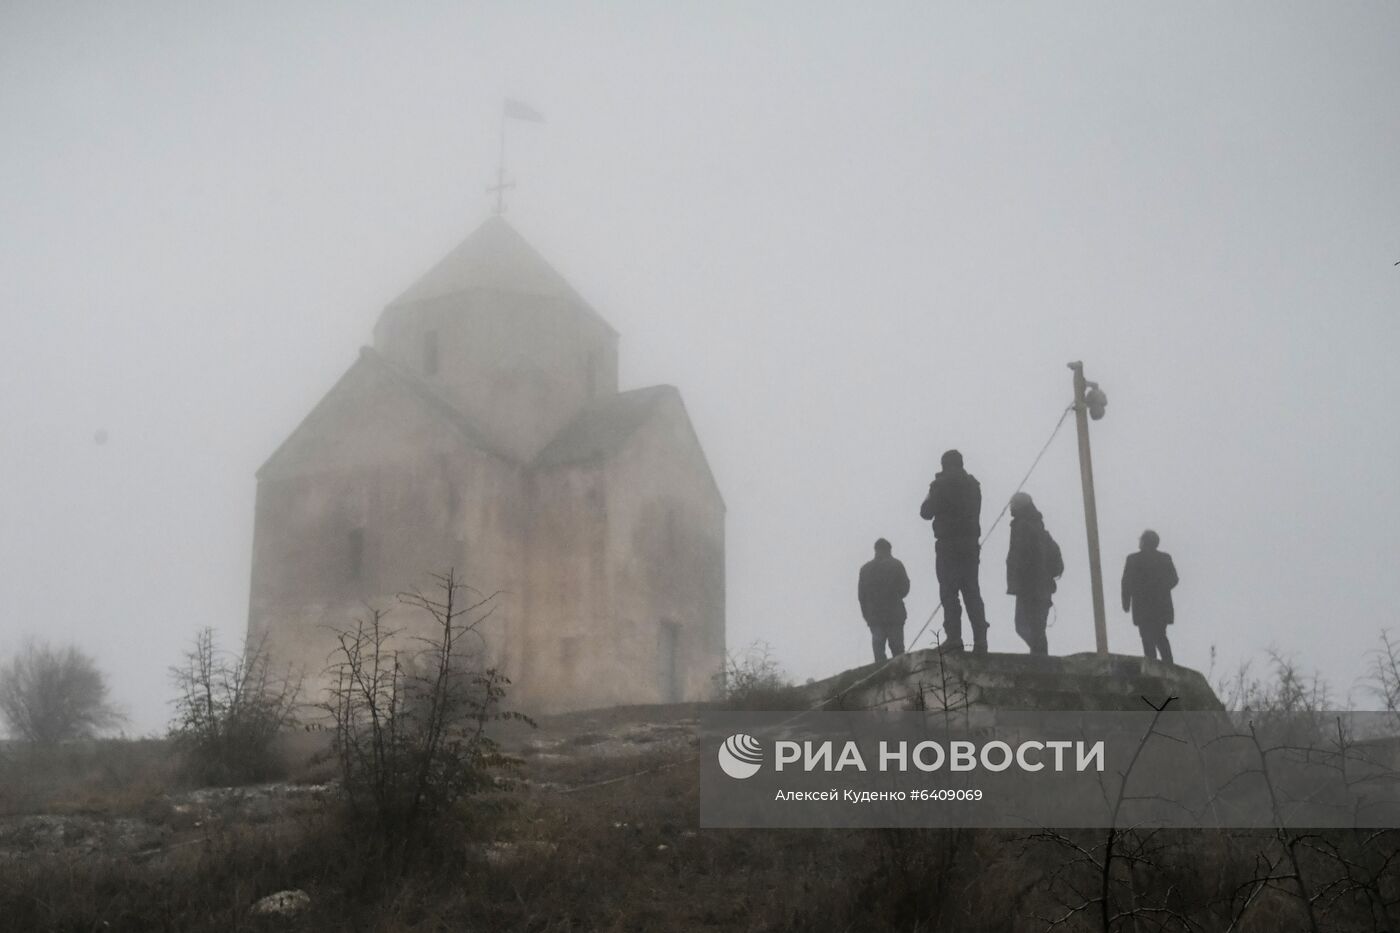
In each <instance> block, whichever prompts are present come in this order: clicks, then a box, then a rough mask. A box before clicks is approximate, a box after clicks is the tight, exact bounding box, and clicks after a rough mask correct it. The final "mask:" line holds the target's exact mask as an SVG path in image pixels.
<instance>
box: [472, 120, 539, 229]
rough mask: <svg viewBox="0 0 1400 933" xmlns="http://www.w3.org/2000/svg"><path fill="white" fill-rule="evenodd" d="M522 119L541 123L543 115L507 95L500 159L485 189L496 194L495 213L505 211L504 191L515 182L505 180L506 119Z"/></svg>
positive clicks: (502, 124)
mask: <svg viewBox="0 0 1400 933" xmlns="http://www.w3.org/2000/svg"><path fill="white" fill-rule="evenodd" d="M508 119H514V120H524V121H526V122H528V123H543V122H544V117H543V116H541V115H540V112H539V111H538V110H536V109H535V108H534V107H531V106H530V105H529V104H524V103H521V102H520V101H518V100H513V99H511V98H509V97H507V98H506V99H505V103H504V105H503V106H502V107H501V142H500V159H499V161H498V162H497V163H496V183H495V184H494V185H492V186H491V187H489V188H487V189H486V192H487V193H488V194H494V195H495V196H496V214H497V215H500V214H504V213H505V212H506V191H507V189H510V188H514V187H515V182H513V181H506V120H508Z"/></svg>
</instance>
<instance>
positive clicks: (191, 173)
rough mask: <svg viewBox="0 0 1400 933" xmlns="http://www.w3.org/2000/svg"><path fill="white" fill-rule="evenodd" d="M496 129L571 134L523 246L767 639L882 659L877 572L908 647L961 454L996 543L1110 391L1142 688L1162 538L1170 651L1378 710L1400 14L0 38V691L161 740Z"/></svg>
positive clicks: (26, 32)
mask: <svg viewBox="0 0 1400 933" xmlns="http://www.w3.org/2000/svg"><path fill="white" fill-rule="evenodd" d="M860 7H866V8H865V9H861V8H860ZM507 95H509V96H513V97H517V98H519V99H521V100H523V101H526V102H528V103H529V104H531V105H532V106H534V107H535V108H537V109H538V110H540V111H541V112H542V113H543V114H544V115H545V118H546V120H547V122H546V123H545V124H544V125H542V126H534V125H529V124H518V125H514V126H512V135H511V138H510V169H511V172H512V174H514V175H515V176H516V177H517V178H518V179H519V188H518V189H517V190H516V191H515V192H514V193H513V194H512V195H511V197H510V201H509V211H508V218H509V220H510V221H511V223H512V224H514V225H515V226H516V227H517V229H519V230H520V231H521V232H522V233H523V234H524V235H525V236H526V237H527V238H528V239H529V240H530V241H531V242H532V243H534V244H535V245H536V247H538V248H539V249H540V251H541V252H543V253H544V255H545V256H546V257H548V258H549V259H550V260H551V262H553V264H554V265H555V266H556V268H558V269H559V270H560V271H561V272H562V273H563V274H564V275H565V276H566V277H568V278H569V279H570V281H571V282H572V283H573V284H574V285H575V286H576V287H577V288H578V290H579V291H580V292H582V293H583V294H584V295H585V296H586V297H587V298H588V299H589V300H590V301H591V302H592V303H593V304H594V306H595V307H597V308H598V309H599V310H600V311H601V313H602V314H603V315H604V316H605V317H606V318H607V319H608V320H609V321H610V322H611V323H612V324H613V326H614V327H616V328H617V330H618V331H619V332H620V333H621V335H622V342H621V354H622V362H621V367H622V382H623V387H624V388H631V387H637V386H643V385H650V384H654V383H661V382H664V383H672V384H675V385H677V386H679V387H680V389H681V391H682V393H683V395H684V398H685V401H686V404H687V406H688V408H689V410H690V412H691V415H692V417H693V419H694V421H695V423H696V426H697V428H698V430H699V433H700V436H701V439H702V441H703V442H704V444H705V447H706V450H707V452H708V455H709V458H710V462H711V465H712V467H713V469H714V471H715V473H716V475H717V477H718V480H719V483H720V487H721V489H722V491H723V493H724V495H725V498H726V501H727V503H728V506H729V521H728V528H727V531H728V584H729V588H728V630H729V636H728V637H729V644H730V647H731V649H735V650H742V648H743V647H744V646H745V645H747V644H748V643H749V642H752V641H754V640H755V639H763V640H766V641H767V642H769V643H771V645H772V646H773V651H774V653H775V654H776V656H777V657H778V658H779V659H780V660H781V661H782V662H783V664H784V665H785V667H786V668H787V669H788V670H789V671H790V672H791V673H792V674H794V675H795V676H797V677H799V678H806V677H823V676H827V675H829V674H832V673H834V672H836V671H838V670H841V669H843V668H845V667H849V666H852V665H854V664H857V663H862V662H864V661H866V659H867V656H868V651H869V641H868V636H867V633H866V629H865V627H864V625H863V624H862V622H861V620H860V616H859V612H858V609H857V606H856V603H855V575H856V571H857V569H858V567H859V565H860V564H861V563H862V562H863V561H864V560H866V559H867V558H868V556H869V553H870V546H871V543H872V542H873V541H874V539H875V538H876V537H877V536H881V535H883V536H885V537H888V538H889V539H890V540H891V541H893V542H894V545H895V554H896V556H899V557H902V558H903V559H904V560H905V562H906V564H907V565H908V567H909V570H910V573H911V576H912V577H913V579H914V584H913V592H912V593H911V595H910V615H911V622H910V625H909V629H908V632H909V634H910V635H911V636H912V635H913V633H914V632H916V631H917V630H918V629H919V626H920V625H921V624H922V622H923V620H924V619H925V618H927V617H928V614H929V613H930V612H931V611H932V609H933V607H934V605H935V603H936V601H937V597H936V592H937V589H936V584H935V582H934V577H933V542H932V535H931V532H930V530H929V528H928V526H927V524H926V523H924V522H921V521H920V520H919V517H918V514H917V511H918V506H919V503H920V501H921V500H922V499H923V496H924V494H925V492H926V489H927V484H928V482H929V480H930V479H931V478H932V476H933V473H934V472H935V471H936V469H937V465H938V456H939V454H940V453H941V452H942V451H943V450H944V449H946V448H948V447H957V448H959V449H961V450H962V451H963V453H964V455H965V457H966V460H967V466H968V468H969V470H970V471H971V472H972V473H973V474H975V475H976V476H977V477H978V478H979V479H980V480H981V481H982V487H983V490H984V495H985V506H984V513H983V523H984V527H985V526H986V525H987V524H989V523H990V521H991V519H992V518H993V516H994V515H995V514H996V512H997V510H998V509H999V508H1000V506H1001V505H1002V503H1004V501H1005V500H1006V498H1007V497H1008V496H1009V495H1010V494H1011V492H1012V491H1013V489H1014V488H1015V485H1016V483H1017V482H1018V481H1019V480H1020V478H1021V476H1022V475H1023V473H1024V472H1025V470H1026V469H1027V468H1028V467H1029V465H1030V462H1031V460H1032V459H1033V457H1034V456H1035V454H1036V452H1037V451H1038V450H1039V449H1040V447H1041V445H1042V443H1044V442H1045V440H1046V437H1047V436H1048V435H1049V432H1050V430H1051V428H1052V427H1053V426H1054V424H1055V422H1056V420H1057V419H1058V418H1059V416H1060V413H1061V411H1062V410H1063V409H1064V407H1065V406H1066V405H1067V404H1068V403H1069V401H1070V397H1069V392H1070V374H1069V371H1068V370H1067V369H1066V368H1065V363H1066V362H1067V361H1070V360H1075V359H1083V360H1084V361H1085V363H1086V369H1087V372H1088V374H1089V376H1090V378H1093V379H1097V380H1099V381H1100V382H1101V383H1102V385H1103V387H1104V388H1105V390H1106V391H1107V393H1108V396H1109V410H1108V417H1107V418H1106V419H1104V420H1103V421H1101V422H1097V423H1095V424H1094V426H1093V431H1094V435H1093V443H1094V456H1095V468H1096V473H1097V478H1098V489H1099V508H1100V517H1101V527H1102V537H1103V542H1104V564H1105V576H1106V578H1107V583H1108V586H1107V590H1108V602H1109V608H1110V616H1109V636H1110V644H1111V647H1112V649H1113V650H1115V651H1120V652H1123V653H1129V654H1131V653H1136V652H1137V651H1138V649H1139V644H1138V641H1137V637H1136V632H1135V630H1134V629H1133V627H1132V625H1131V624H1130V623H1129V622H1128V621H1127V617H1126V616H1125V615H1124V614H1123V613H1121V612H1120V611H1118V607H1117V605H1116V603H1117V599H1116V596H1117V592H1116V591H1117V580H1118V576H1119V574H1120V573H1121V568H1122V560H1123V557H1124V555H1125V554H1126V553H1128V552H1129V551H1130V550H1132V549H1134V548H1135V546H1136V539H1137V536H1138V534H1139V533H1140V532H1141V531H1142V529H1143V528H1145V527H1149V526H1150V527H1153V528H1155V529H1157V530H1158V531H1159V532H1160V533H1161V536H1162V542H1163V549H1164V550H1167V551H1170V552H1171V553H1172V554H1173V555H1174V556H1175V558H1176V562H1177V566H1178V568H1179V570H1180V572H1181V577H1182V583H1181V586H1180V587H1179V589H1178V590H1177V607H1178V610H1177V619H1178V624H1177V625H1176V626H1174V627H1173V630H1172V633H1171V635H1172V639H1173V642H1174V644H1175V648H1176V657H1177V660H1178V661H1179V662H1181V663H1184V664H1187V665H1189V666H1192V667H1196V668H1198V669H1201V670H1205V669H1206V668H1207V667H1208V666H1209V663H1210V660H1209V658H1210V651H1211V648H1212V646H1215V647H1216V648H1217V649H1218V652H1219V655H1220V658H1221V661H1220V665H1221V666H1224V667H1229V666H1233V665H1234V664H1235V663H1237V662H1238V661H1239V660H1242V659H1246V658H1257V657H1259V656H1261V654H1262V652H1264V651H1265V650H1266V649H1267V648H1268V647H1269V646H1271V645H1273V646H1277V647H1278V648H1280V649H1283V650H1285V651H1288V652H1292V653H1294V654H1296V655H1297V656H1298V657H1299V658H1300V659H1301V660H1302V661H1303V662H1304V663H1305V664H1306V665H1307V666H1309V667H1315V668H1317V669H1319V670H1321V671H1322V673H1323V674H1324V675H1326V676H1327V677H1329V678H1330V679H1332V680H1333V681H1334V682H1335V683H1336V684H1337V686H1338V687H1339V688H1341V690H1342V692H1343V693H1344V692H1345V691H1346V690H1347V689H1349V688H1350V687H1351V686H1352V683H1353V680H1354V678H1355V677H1356V676H1357V675H1359V674H1360V673H1361V672H1362V670H1363V668H1364V665H1365V661H1364V656H1365V653H1366V651H1367V650H1368V649H1369V648H1371V647H1372V645H1373V644H1375V642H1376V640H1377V634H1378V632H1379V631H1380V629H1381V628H1382V627H1383V626H1387V625H1391V626H1395V627H1396V628H1400V574H1397V573H1396V568H1397V566H1400V537H1398V536H1397V527H1400V525H1398V524H1397V518H1398V517H1400V514H1398V513H1400V483H1398V482H1397V464H1400V419H1397V418H1396V415H1395V404H1396V401H1397V398H1398V397H1400V360H1398V359H1397V351H1400V314H1397V312H1400V268H1398V267H1396V266H1395V265H1394V263H1395V262H1396V261H1397V260H1400V5H1397V4H1395V3H1371V4H1360V3H1347V4H1317V3H1303V4H1284V3H1276V2H1271V3H1267V4H1229V5H1225V4H1205V3H1201V4H1172V5H1153V6H1151V7H1149V6H1146V5H1141V6H1136V5H1135V6H1130V5H1127V4H1117V3H1114V4H1101V5H1088V4H995V5H989V4H956V5H949V4H929V3H911V4H907V5H897V4H894V3H880V4H852V3H840V4H835V3H833V4H813V3H809V2H801V3H791V4H779V3H764V4H761V5H756V4H748V3H744V4H721V3H714V2H705V3H693V4H680V3H670V2H667V3H660V2H653V3H646V4H606V5H604V4H578V3H569V4H566V3H559V4H537V3H519V2H512V3H497V4H460V3H453V4H408V3H404V4H393V5H383V4H363V5H351V4H346V3H325V4H320V3H294V4H286V3H267V4H254V3H238V4H223V5H208V4H187V3H169V4H164V3H138V2H131V3H96V2H94V3H83V4H73V3H62V2H46V3H37V2H34V3H7V4H5V5H4V6H3V7H0V127H3V134H2V135H0V314H3V323H4V331H3V334H4V343H5V348H6V352H5V364H4V366H3V367H0V454H3V462H2V465H0V475H3V479H2V480H0V609H2V610H3V615H0V655H4V654H8V652H9V651H10V650H12V649H13V648H14V647H15V646H16V645H17V644H18V643H19V641H20V640H21V638H22V637H23V636H24V635H26V634H29V633H33V634H37V635H40V636H43V637H47V638H51V639H55V640H73V641H76V642H79V643H81V644H83V645H85V646H87V647H88V648H89V649H90V650H91V651H92V652H93V653H94V654H95V655H96V656H97V657H98V658H99V660H100V662H101V664H102V665H103V667H104V668H105V669H106V670H107V671H109V673H110V675H111V681H112V686H113V692H114V695H115V697H116V699H118V700H119V701H120V702H121V703H123V704H124V705H126V707H127V708H128V709H129V710H130V712H131V715H132V721H133V726H134V728H135V729H136V730H137V731H147V730H155V729H158V728H161V727H163V725H164V723H165V722H166V719H167V716H168V708H167V706H166V701H167V699H168V698H169V695H170V690H169V687H168V684H167V680H166V668H167V667H168V666H169V665H170V664H172V663H174V662H175V661H176V660H178V657H179V655H180V652H181V650H182V649H183V648H184V646H185V645H186V644H187V643H188V641H189V640H190V638H191V637H192V636H193V634H194V632H195V631H196V630H197V629H198V628H199V627H200V626H204V625H213V626H216V627H217V628H218V630H219V631H220V633H222V636H223V637H224V639H225V641H226V643H228V644H234V643H236V642H237V641H238V639H239V638H240V636H241V634H242V630H243V627H244V625H245V622H246V617H247V599H248V574H249V557H250V549H251V539H252V520H253V495H254V480H253V472H254V470H255V469H256V468H257V467H258V465H259V464H260V463H261V462H262V461H263V460H265V459H266V457H267V456H268V455H269V454H270V453H271V451H272V450H273V449H274V448H275V446H276V445H277V444H278V443H279V442H280V441H281V440H282V439H283V438H285V437H286V436H287V434H288V433H289V432H290V431H291V430H292V428H293V427H295V425H296V424H297V422H298V421H299V420H300V419H301V418H302V416H303V415H305V414H306V412H307V411H308V410H309V409H310V407H311V406H312V405H313V404H314V403H315V402H316V401H317V399H319V398H320V396H321V395H322V394H324V393H325V391H326V390H327V389H329V388H330V386H331V385H332V383H333V382H334V380H335V379H336V378H337V377H338V376H339V375H340V373H341V372H342V371H344V370H345V369H346V368H347V367H348V366H349V365H350V364H351V362H353V360H354V359H355V355H356V352H357V348H358V347H360V346H361V345H364V344H367V343H369V342H370V336H371V335H370V329H371V327H372V325H373V323H374V321H375V319H376V316H377V315H378V313H379V311H380V309H381V308H382V307H383V306H384V304H386V303H387V302H388V301H389V300H391V299H392V298H393V297H394V296H395V295H397V294H398V293H399V292H400V291H402V290H403V289H404V288H406V287H407V286H408V285H409V284H411V283H412V282H413V281H414V279H416V278H417V277H418V276H419V275H420V274H421V273H422V272H423V271H425V270H426V269H427V268H428V267H429V266H431V265H432V264H433V263H434V262H436V261H437V260H438V259H439V258H440V257H441V256H442V255H443V254H444V253H446V252H447V251H448V250H449V249H450V248H451V247H453V246H454V245H455V244H456V243H457V242H458V241H459V240H460V239H461V238H463V237H464V236H465V235H466V234H467V233H468V232H470V231H471V230H472V229H473V228H474V227H475V226H476V225H477V224H478V223H479V222H480V221H481V220H482V219H483V218H484V217H485V216H487V212H488V210H489V201H488V199H487V197H486V196H485V194H484V193H483V188H484V186H485V185H486V184H487V183H488V182H489V181H490V180H491V177H492V176H493V174H494V171H495V157H496V146H497V138H496V130H497V125H498V118H499V113H500V107H501V101H502V98H503V97H505V96H507ZM1072 428H1073V422H1072V421H1070V422H1069V423H1068V424H1067V425H1066V428H1065V430H1064V431H1062V432H1061V434H1060V436H1059V437H1058V438H1057V439H1056V441H1055V443H1054V445H1053V446H1052V447H1051V449H1050V451H1049V452H1048V453H1047V454H1046V457H1045V460H1044V461H1043V463H1042V465H1041V467H1040V469H1039V470H1038V471H1037V472H1036V474H1035V475H1034V476H1033V478H1032V480H1031V482H1030V484H1029V485H1028V486H1027V489H1028V491H1029V492H1031V493H1032V494H1033V495H1034V496H1035V498H1036V500H1037V502H1038V503H1039V505H1040V507H1041V509H1042V511H1043V512H1044V513H1045V515H1046V521H1047V523H1048V525H1049V527H1050V529H1051V531H1052V532H1053V533H1054V534H1055V535H1056V537H1057V538H1058V539H1059V540H1060V542H1061V544H1062V545H1063V547H1064V552H1065V559H1066V564H1067V565H1068V569H1067V572H1066V574H1065V577H1064V578H1063V580H1062V581H1061V588H1060V593H1059V594H1058V596H1057V600H1056V610H1055V613H1054V614H1053V615H1052V623H1053V625H1052V628H1051V629H1050V633H1049V641H1050V648H1051V651H1052V652H1055V653H1068V652H1073V651H1083V650H1092V648H1093V624H1092V612H1091V609H1090V596H1089V585H1088V572H1087V557H1086V552H1085V544H1084V519H1083V513H1082V509H1081V504H1080V493H1079V480H1078V472H1077V465H1076V459H1075V445H1074V435H1073V430H1072ZM98 431H105V432H106V435H107V442H106V443H105V444H98V443H96V441H95V434H96V432H98ZM1005 549H1006V530H1005V526H1004V525H1003V526H1002V527H1001V528H999V529H998V530H997V532H996V534H995V535H993V537H992V538H991V540H990V541H989V543H988V545H987V549H986V551H985V552H984V559H983V570H982V582H983V589H984V591H985V592H986V593H987V594H988V597H989V598H988V614H989V619H990V621H991V623H992V626H993V627H992V630H991V643H992V648H993V650H1003V651H1022V650H1024V645H1023V644H1022V643H1021V642H1020V640H1019V639H1018V638H1017V637H1016V635H1015V633H1014V630H1013V628H1012V625H1011V617H1012V600H1011V599H1010V598H1009V597H1006V596H1004V595H1002V594H1003V593H1004V590H1005V586H1004V583H1005V571H1004V563H1003V562H1004V557H1005ZM483 585H488V586H489V581H484V583H483ZM935 624H936V623H935ZM927 642H928V636H927V635H925V637H924V641H922V642H921V643H920V644H926V643H927Z"/></svg>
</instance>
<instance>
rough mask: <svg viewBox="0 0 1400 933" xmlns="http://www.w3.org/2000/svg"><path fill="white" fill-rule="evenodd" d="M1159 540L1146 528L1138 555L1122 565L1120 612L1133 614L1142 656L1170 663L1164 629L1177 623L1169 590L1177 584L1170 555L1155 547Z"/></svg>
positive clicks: (1169, 653)
mask: <svg viewBox="0 0 1400 933" xmlns="http://www.w3.org/2000/svg"><path fill="white" fill-rule="evenodd" d="M1161 544H1162V539H1161V538H1160V537H1158V535H1157V532H1155V531H1153V530H1152V529H1150V528H1149V529H1148V530H1147V531H1144V532H1143V533H1142V537H1141V538H1139V539H1138V552H1137V553H1136V554H1129V555H1128V559H1127V560H1126V561H1125V562H1124V563H1123V611H1124V612H1132V614H1133V624H1134V625H1136V626H1137V629H1138V635H1140V636H1141V637H1142V654H1143V657H1146V658H1148V659H1149V660H1155V659H1156V658H1157V657H1158V656H1160V657H1161V659H1162V660H1163V661H1166V662H1167V663H1168V664H1171V663H1172V645H1171V642H1169V641H1167V626H1168V625H1171V624H1172V623H1173V622H1175V621H1176V609H1175V608H1174V607H1173V606H1172V589H1173V588H1174V587H1175V586H1176V585H1177V583H1178V582H1180V579H1179V578H1178V577H1177V575H1176V564H1174V563H1172V556H1171V555H1170V554H1168V553H1167V552H1166V551H1160V550H1158V548H1159V547H1160V546H1161Z"/></svg>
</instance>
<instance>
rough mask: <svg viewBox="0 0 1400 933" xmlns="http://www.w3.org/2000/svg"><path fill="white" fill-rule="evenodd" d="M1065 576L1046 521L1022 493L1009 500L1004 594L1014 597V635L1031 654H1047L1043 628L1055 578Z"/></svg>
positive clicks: (1030, 500) (1062, 561)
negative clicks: (1009, 514)
mask: <svg viewBox="0 0 1400 933" xmlns="http://www.w3.org/2000/svg"><path fill="white" fill-rule="evenodd" d="M1064 572H1065V562H1064V557H1063V556H1062V555H1061V554H1060V546H1059V545H1058V544H1056V543H1055V539H1054V538H1053V537H1051V535H1050V532H1049V531H1046V529H1045V519H1044V517H1043V516H1042V515H1041V514H1040V510H1039V509H1037V508H1036V507H1035V502H1034V500H1032V499H1031V497H1030V496H1029V495H1027V494H1026V493H1024V492H1018V493H1016V495H1014V496H1012V497H1011V546H1010V547H1009V548H1008V550H1007V552H1006V592H1007V593H1009V594H1010V595H1012V596H1015V597H1016V634H1017V635H1020V636H1021V638H1022V639H1024V640H1025V642H1026V644H1027V645H1029V646H1030V649H1031V654H1035V655H1047V654H1049V653H1050V648H1049V645H1048V644H1047V643H1046V637H1045V624H1046V620H1047V619H1049V617H1050V604H1051V596H1052V595H1053V594H1054V592H1055V578H1056V577H1058V576H1060V575H1061V574H1062V573H1064Z"/></svg>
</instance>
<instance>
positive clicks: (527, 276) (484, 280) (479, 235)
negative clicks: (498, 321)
mask: <svg viewBox="0 0 1400 933" xmlns="http://www.w3.org/2000/svg"><path fill="white" fill-rule="evenodd" d="M473 290H483V291H495V292H506V293H509V294H517V295H539V296H541V297H545V298H556V299H559V300H562V301H568V302H571V303H573V304H577V305H579V306H581V307H582V308H583V309H585V310H586V311H588V312H589V313H591V314H592V315H593V316H595V317H598V318H599V320H602V318H601V317H600V316H599V315H598V313H597V312H596V311H594V310H593V308H592V307H590V306H589V304H588V302H586V301H584V300H583V296H582V295H580V294H579V293H578V292H576V291H574V288H573V286H572V285H570V284H569V283H568V282H567V281H566V280H565V279H564V277H563V276H562V275H560V274H559V273H558V272H557V271H555V269H554V267H553V266H551V265H550V264H549V262H548V261H546V260H545V258H544V257H543V256H541V255H540V254H539V252H538V251H537V250H536V249H535V248H534V247H533V246H531V245H530V244H529V243H528V242H526V240H525V238H524V237H523V236H521V235H520V234H519V233H517V232H516V230H515V228H514V227H512V226H511V225H510V224H508V223H507V222H506V220H505V218H503V217H501V216H499V215H496V216H492V217H488V218H487V219H486V221H485V223H483V224H482V225H481V226H479V227H477V228H476V230H474V231H473V232H472V233H471V235H470V236H468V237H467V238H466V239H465V240H463V241H462V242H461V243H460V244H458V246H457V248H456V249H454V250H452V252H450V253H448V254H447V255H446V256H444V257H443V258H442V259H441V260H440V261H439V262H438V264H437V265H435V266H433V267H432V268H431V269H429V270H428V271H427V272H426V273H425V274H424V275H423V276H422V278H420V279H419V280H418V281H417V282H414V283H413V285H412V286H410V287H409V289H408V290H407V291H405V292H404V293H403V294H402V295H400V296H399V297H397V298H395V299H394V300H393V301H392V302H390V303H389V306H390V307H394V306H396V305H406V304H413V303H414V302H418V301H427V300H429V299H432V298H441V297H443V296H446V295H454V294H458V293H460V292H467V291H473ZM604 323H606V322H604ZM609 330H611V327H610V328H609Z"/></svg>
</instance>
